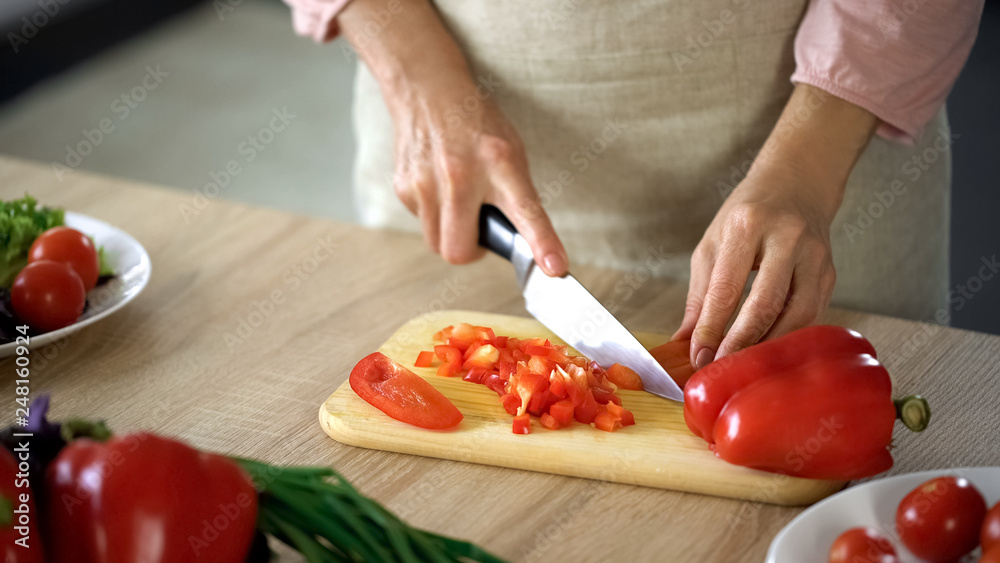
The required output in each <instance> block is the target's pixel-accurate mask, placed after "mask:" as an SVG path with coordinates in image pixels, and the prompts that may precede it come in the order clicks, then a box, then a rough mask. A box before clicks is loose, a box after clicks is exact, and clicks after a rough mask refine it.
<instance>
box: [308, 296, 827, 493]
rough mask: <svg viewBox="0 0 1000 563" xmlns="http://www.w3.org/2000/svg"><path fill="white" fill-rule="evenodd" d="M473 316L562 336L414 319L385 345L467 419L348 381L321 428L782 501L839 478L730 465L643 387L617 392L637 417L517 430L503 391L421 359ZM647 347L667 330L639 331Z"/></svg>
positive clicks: (450, 314)
mask: <svg viewBox="0 0 1000 563" xmlns="http://www.w3.org/2000/svg"><path fill="white" fill-rule="evenodd" d="M460 322H467V323H471V324H474V325H483V326H489V327H492V328H493V329H494V330H495V331H496V333H497V334H498V335H507V336H516V337H518V338H527V337H531V336H545V337H547V338H549V339H551V340H552V341H553V342H559V343H560V344H561V343H563V341H562V340H560V339H559V338H557V337H556V336H555V335H554V334H552V332H551V331H549V330H547V329H546V328H545V327H543V326H542V325H541V324H540V323H538V321H536V320H534V319H529V318H522V317H512V316H508V315H497V314H491V313H482V312H476V311H437V312H433V313H428V314H425V315H422V316H419V317H416V318H414V319H412V320H410V321H409V322H408V323H406V324H405V325H403V326H402V327H401V328H400V329H399V330H397V331H396V333H395V334H394V335H392V337H391V338H390V339H389V340H388V341H387V342H386V343H385V344H383V345H382V347H381V348H379V351H380V352H382V353H384V354H385V355H387V356H389V357H390V358H392V359H393V360H395V361H397V362H399V363H400V364H402V365H404V366H406V367H408V368H410V369H411V370H413V371H414V372H415V373H417V374H418V375H420V376H422V377H424V378H425V379H427V380H428V381H429V382H430V383H431V384H432V385H434V387H435V388H437V389H438V390H440V391H441V392H442V393H444V394H445V396H447V397H448V398H449V399H450V400H451V401H452V402H453V403H454V404H455V406H457V407H458V409H459V410H460V411H462V414H463V415H465V419H464V420H463V421H462V422H461V424H459V425H458V426H457V427H456V428H454V429H451V430H448V431H434V430H425V429H422V428H417V427H415V426H411V425H408V424H405V423H402V422H398V421H396V420H393V419H391V418H389V417H388V416H386V415H385V414H383V413H382V412H381V411H379V410H378V409H376V408H375V407H373V406H371V405H369V404H368V403H366V402H365V401H364V400H362V399H361V398H360V397H358V396H357V394H355V393H354V391H353V390H352V389H351V386H350V383H349V382H347V381H345V382H344V384H343V385H341V386H340V388H339V389H337V390H336V391H335V392H334V393H333V394H332V395H330V397H329V398H328V399H327V400H326V402H324V403H323V405H322V407H321V408H320V411H319V419H320V423H321V424H322V426H323V430H324V431H326V433H327V434H328V435H329V436H330V437H331V438H333V439H334V440H337V441H339V442H343V443H345V444H349V445H352V446H361V447H364V448H373V449H378V450H387V451H393V452H400V453H406V454H414V455H423V456H429V457H436V458H443V459H452V460H458V461H466V462H473V463H484V464H488V465H498V466H502V467H510V468H514V469H527V470H531V471H542V472H546V473H557V474H560V475H569V476H574V477H585V478H589V479H602V480H606V481H614V482H618V483H628V484H633V485H644V486H647V487H658V488H663V489H673V490H678V491H687V492H693V493H704V494H709V495H717V496H723V497H732V498H739V499H747V500H753V501H762V502H769V503H775V504H783V505H804V504H811V503H813V502H816V501H817V500H820V499H822V498H824V497H826V496H828V495H830V494H832V493H834V492H836V491H838V490H840V489H841V488H842V487H843V486H844V483H843V482H839V481H819V480H813V479H799V478H794V477H788V476H783V475H777V474H773V473H766V472H762V471H755V470H752V469H747V468H744V467H739V466H736V465H731V464H729V463H727V462H725V461H722V460H721V459H718V458H716V457H715V455H714V454H713V453H712V452H711V451H709V449H708V446H707V444H706V443H705V442H704V441H703V440H702V439H701V438H698V437H696V436H695V435H694V434H692V433H691V432H690V430H688V428H687V426H686V425H685V424H684V414H683V407H682V405H681V404H680V403H675V402H673V401H669V400H667V399H662V398H660V397H657V396H655V395H651V394H649V393H645V392H640V391H619V392H618V393H619V395H620V396H621V397H622V402H623V404H624V406H625V408H627V409H629V410H631V411H632V412H633V413H634V414H635V420H636V424H635V426H629V427H627V428H624V429H622V430H620V431H617V432H614V433H607V432H602V431H600V430H597V429H595V428H592V427H591V426H589V425H583V424H580V423H574V424H573V425H571V426H570V427H568V428H564V429H561V430H558V431H550V430H547V429H545V428H544V427H543V426H542V425H541V423H539V422H538V420H537V419H534V418H533V419H532V426H531V434H528V435H517V434H514V433H512V432H511V420H512V417H511V416H510V415H509V414H507V412H506V411H504V409H503V407H501V406H500V402H499V400H498V398H497V394H496V393H494V392H493V391H491V390H489V389H487V388H486V387H485V386H483V385H476V384H473V383H468V382H465V381H462V380H461V379H460V378H457V377H455V378H444V377H438V376H437V375H436V373H435V371H436V368H416V367H414V366H413V362H414V361H415V360H416V357H417V354H418V353H419V352H420V351H421V350H432V349H433V346H434V342H433V340H432V335H433V334H434V333H435V332H437V331H438V330H441V329H442V328H444V327H446V326H448V325H454V324H457V323H460ZM636 337H637V338H638V339H639V341H641V342H642V343H643V345H645V346H646V347H648V348H651V347H653V346H657V345H659V344H662V343H664V342H666V341H667V340H668V337H666V336H662V335H656V334H643V333H637V334H636Z"/></svg>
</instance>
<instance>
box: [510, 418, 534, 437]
mask: <svg viewBox="0 0 1000 563" xmlns="http://www.w3.org/2000/svg"><path fill="white" fill-rule="evenodd" d="M513 432H514V434H530V433H531V416H530V415H528V413H524V414H519V415H517V416H515V417H514V427H513Z"/></svg>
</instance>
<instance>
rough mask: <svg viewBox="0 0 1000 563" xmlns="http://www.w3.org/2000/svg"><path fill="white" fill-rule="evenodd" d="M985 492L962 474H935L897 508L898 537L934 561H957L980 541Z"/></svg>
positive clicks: (941, 562)
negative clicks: (961, 475)
mask: <svg viewBox="0 0 1000 563" xmlns="http://www.w3.org/2000/svg"><path fill="white" fill-rule="evenodd" d="M985 516H986V501H985V500H983V495H981V494H980V493H979V491H978V490H976V488H975V487H973V486H972V484H971V483H969V481H968V480H966V479H963V478H961V477H936V478H934V479H931V480H930V481H927V482H926V483H924V484H922V485H920V486H919V487H917V488H916V489H913V490H912V491H910V493H909V494H908V495H906V496H905V497H904V498H903V501H902V502H901V503H899V508H897V509H896V531H897V532H899V539H900V540H901V541H902V542H903V545H905V546H906V547H907V549H909V550H910V551H912V552H913V554H914V555H916V556H917V557H920V558H922V559H926V560H928V561H932V562H935V563H937V562H940V563H944V562H947V561H956V560H958V559H959V558H960V557H962V556H963V555H965V554H966V553H969V552H970V551H972V550H973V549H975V548H976V546H977V545H979V531H980V530H979V529H980V526H982V523H983V518H984V517H985Z"/></svg>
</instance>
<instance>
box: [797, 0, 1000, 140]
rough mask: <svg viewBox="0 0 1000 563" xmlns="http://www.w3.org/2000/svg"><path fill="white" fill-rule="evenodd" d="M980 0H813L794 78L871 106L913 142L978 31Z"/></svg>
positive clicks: (889, 131) (895, 133)
mask: <svg viewBox="0 0 1000 563" xmlns="http://www.w3.org/2000/svg"><path fill="white" fill-rule="evenodd" d="M982 12H983V0H867V1H863V2H859V1H857V0H811V1H810V2H809V8H808V9H807V11H806V15H805V18H804V19H803V20H802V24H801V25H800V26H799V32H798V35H797V36H796V38H795V63H796V69H795V73H794V74H793V75H792V81H793V82H801V83H805V84H810V85H812V86H816V87H817V88H822V89H823V90H826V91H827V92H830V93H831V94H833V95H834V96H837V97H838V98H842V99H844V100H847V101H849V102H851V103H853V104H857V105H859V106H861V107H863V108H865V109H867V110H868V111H870V112H872V113H874V114H875V115H876V116H877V117H878V118H879V119H880V120H881V121H882V123H881V124H880V125H879V128H878V134H879V135H881V136H882V137H886V138H889V139H895V140H898V141H900V142H903V143H905V144H912V143H913V141H914V139H916V138H917V137H919V136H920V133H921V131H922V129H923V128H924V126H925V125H926V124H927V123H928V122H929V121H930V120H931V118H932V117H934V114H935V113H937V111H938V109H940V108H941V105H942V104H944V100H945V98H947V97H948V92H950V91H951V87H952V86H953V85H954V83H955V79H956V78H958V73H959V71H961V70H962V66H963V65H964V64H965V61H966V59H967V58H968V56H969V51H970V50H971V49H972V44H973V42H974V41H975V39H976V32H977V30H978V27H979V18H980V16H981V14H982Z"/></svg>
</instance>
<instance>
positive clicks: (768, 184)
mask: <svg viewBox="0 0 1000 563" xmlns="http://www.w3.org/2000/svg"><path fill="white" fill-rule="evenodd" d="M805 184H806V182H805V181H804V180H802V179H800V178H798V177H797V174H796V172H795V171H794V170H775V171H760V172H757V171H756V170H754V171H752V172H751V174H750V175H749V176H748V177H747V178H746V179H745V180H743V181H742V182H741V183H740V184H739V185H738V186H737V187H736V189H735V190H733V192H732V194H730V196H729V198H728V199H727V200H726V202H725V203H724V204H723V205H722V208H721V209H719V212H718V213H717V214H716V215H715V219H714V220H713V221H712V224H711V225H709V227H708V230H706V231H705V235H704V237H702V239H701V242H700V243H698V246H697V247H696V248H695V250H694V254H693V256H692V258H691V283H690V286H689V290H688V298H687V306H686V307H685V310H684V321H683V323H682V324H681V328H680V330H678V333H677V335H676V337H680V338H687V337H690V338H691V340H692V342H691V344H692V348H691V350H692V363H693V364H694V365H696V366H698V367H699V368H700V367H703V366H704V365H706V364H708V363H709V362H711V361H712V360H713V359H714V358H716V357H722V356H725V355H726V354H729V353H732V352H735V351H737V350H741V349H743V348H746V347H747V346H750V345H751V344H753V343H755V342H757V341H758V340H762V339H764V338H767V337H776V336H780V335H782V334H785V333H786V332H790V331H792V330H795V329H796V328H799V327H802V326H805V325H808V324H810V323H812V322H813V321H814V320H816V318H817V317H818V316H819V314H820V313H821V312H822V311H823V310H824V309H825V308H826V306H827V304H828V303H829V302H830V296H831V295H832V294H833V286H834V282H835V280H836V277H837V276H836V273H835V272H834V269H833V258H832V255H831V252H830V223H831V222H832V220H833V216H834V215H835V214H836V211H837V210H836V208H833V209H829V205H826V204H824V203H823V202H822V201H820V200H822V199H823V198H816V197H812V195H811V194H810V191H811V189H810V188H811V187H810V186H807V185H805ZM752 270H758V273H757V277H756V279H755V280H754V282H753V286H752V288H751V290H750V295H749V297H747V300H746V303H745V304H744V305H743V307H742V309H740V311H739V316H737V317H736V321H735V322H734V324H733V326H732V328H731V329H730V331H729V333H728V334H725V330H726V325H727V324H728V323H729V320H730V319H731V318H732V317H733V314H734V313H735V312H736V308H737V307H738V306H739V304H740V300H741V298H742V296H743V289H744V287H745V286H746V282H747V279H748V278H749V276H750V272H751V271H752Z"/></svg>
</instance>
